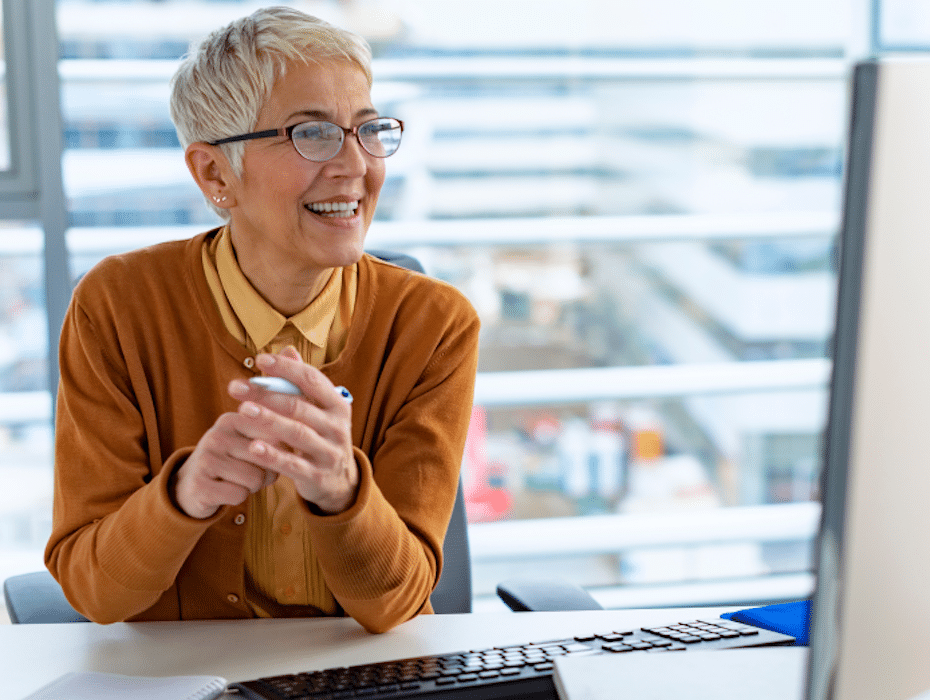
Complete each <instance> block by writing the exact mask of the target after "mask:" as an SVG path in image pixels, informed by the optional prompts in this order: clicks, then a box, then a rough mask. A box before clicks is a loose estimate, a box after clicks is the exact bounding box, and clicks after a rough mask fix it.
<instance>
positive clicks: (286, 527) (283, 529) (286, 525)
mask: <svg viewBox="0 0 930 700" xmlns="http://www.w3.org/2000/svg"><path fill="white" fill-rule="evenodd" d="M281 534H282V535H290V534H291V526H290V524H289V523H284V524H283V525H282V526H281Z"/></svg>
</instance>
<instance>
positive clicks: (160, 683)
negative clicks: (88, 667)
mask: <svg viewBox="0 0 930 700" xmlns="http://www.w3.org/2000/svg"><path fill="white" fill-rule="evenodd" d="M225 690H226V680H225V679H223V678H220V677H219V676H168V677H165V678H154V677H149V676H123V675H119V674H115V673H93V672H73V673H66V674H65V675H63V676H61V677H60V678H57V679H55V680H54V681H52V682H51V683H49V684H48V685H47V686H45V687H44V688H40V689H39V690H37V691H36V692H34V693H33V694H32V695H29V696H28V697H26V698H23V700H213V698H216V697H219V696H220V695H221V694H222V693H223V692H225Z"/></svg>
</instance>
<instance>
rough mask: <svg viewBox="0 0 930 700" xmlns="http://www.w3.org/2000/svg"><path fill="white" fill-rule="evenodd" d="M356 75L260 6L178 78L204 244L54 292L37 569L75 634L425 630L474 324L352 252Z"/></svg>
mask: <svg viewBox="0 0 930 700" xmlns="http://www.w3.org/2000/svg"><path fill="white" fill-rule="evenodd" d="M369 62H370V52H369V51H368V48H367V46H366V45H365V44H364V42H363V41H362V40H361V39H359V38H358V37H356V36H354V35H352V34H349V33H347V32H344V31H342V30H340V29H337V28H335V27H333V26H331V25H328V24H326V23H324V22H321V21H320V20H318V19H316V18H313V17H310V16H307V15H305V14H303V13H300V12H298V11H295V10H293V9H290V8H266V9H263V10H259V11H257V12H255V13H254V14H252V15H251V16H249V17H246V18H243V19H241V20H239V21H236V22H233V23H232V24H230V25H229V26H228V27H224V28H222V29H220V30H218V31H216V32H214V33H213V34H212V35H210V36H209V37H207V38H206V39H205V40H204V42H203V43H202V44H201V45H200V46H199V47H197V48H196V49H195V50H194V51H192V53H191V54H190V55H189V56H188V57H187V59H186V60H185V61H184V62H183V64H182V66H181V67H180V69H179V70H178V73H177V74H176V76H175V78H174V81H173V93H172V103H171V107H172V115H173V118H174V119H175V123H176V125H177V128H178V134H179V138H180V140H181V142H182V144H183V145H184V147H185V159H186V162H187V165H188V168H189V170H190V172H191V174H192V176H193V178H194V180H195V181H196V183H197V185H198V186H199V187H200V189H201V191H202V192H203V194H204V197H205V199H206V201H207V202H208V204H209V205H210V206H211V207H213V208H214V209H216V210H217V211H218V212H219V213H220V214H221V215H222V216H223V218H224V219H225V221H226V224H225V225H224V226H221V227H219V228H217V229H214V230H212V231H207V232H205V233H203V234H201V235H199V236H197V237H195V238H193V239H190V240H186V241H176V242H171V243H166V244H161V245H157V246H154V247H151V248H146V249H142V250H138V251H134V252H131V253H127V254H123V255H119V256H113V257H110V258H107V259H105V260H104V261H102V262H101V263H100V264H98V265H97V266H96V267H95V268H94V269H92V270H91V271H90V272H88V273H87V274H86V275H85V276H84V277H83V279H82V281H81V283H80V285H79V286H78V288H77V289H76V291H75V294H74V298H73V300H72V304H71V307H70V309H69V311H68V315H67V318H66V320H65V324H64V328H63V331H62V337H61V345H60V354H61V363H60V364H61V387H60V392H59V404H58V423H57V434H56V470H55V515H54V523H53V532H52V536H51V538H50V540H49V544H48V547H47V549H46V563H47V565H48V567H49V569H50V571H51V572H52V573H53V575H55V577H56V578H57V579H58V580H59V581H60V583H61V584H62V587H63V588H64V590H65V592H66V594H67V595H68V598H69V600H70V601H71V602H72V604H73V605H74V606H75V607H76V608H77V609H78V610H79V611H80V612H82V613H83V614H85V615H86V616H87V617H89V618H91V619H93V620H96V621H98V622H113V621H117V620H168V619H196V618H201V619H202V618H229V617H270V616H275V617H277V616H313V615H351V616H352V617H354V618H355V619H356V620H358V621H359V623H360V624H362V625H363V626H364V627H365V628H366V629H368V630H371V631H383V630H386V629H389V628H390V627H392V626H394V625H396V624H398V623H399V622H402V621H404V620H406V619H409V618H410V617H412V616H414V615H417V614H420V613H424V612H431V607H430V602H429V596H430V593H431V592H432V590H433V588H434V587H435V585H436V582H437V581H438V579H439V574H440V571H441V568H442V543H443V538H444V535H445V528H446V526H447V524H448V521H449V516H450V514H451V512H452V506H453V502H454V499H455V492H456V487H457V483H458V469H459V463H460V460H461V456H462V452H463V449H464V443H465V436H466V432H467V428H468V422H469V416H470V411H471V399H472V393H473V389H474V379H475V371H476V367H477V345H478V319H477V316H476V314H475V312H474V310H473V309H472V307H471V306H470V304H469V303H468V302H467V301H466V300H465V298H464V297H463V296H462V295H461V294H460V293H459V292H457V291H456V290H455V289H454V288H452V287H451V286H449V285H447V284H444V283H442V282H439V281H436V280H432V279H430V278H427V277H425V276H423V275H420V274H417V273H413V272H409V271H407V270H404V269H401V268H398V267H395V266H393V265H390V264H388V263H384V262H381V261H378V260H376V259H374V258H372V257H370V256H368V255H366V254H364V252H363V246H364V242H365V236H366V234H367V232H368V228H369V225H370V224H371V221H372V218H373V217H374V212H375V207H376V205H377V202H378V195H379V193H380V191H381V187H382V185H383V183H384V178H385V160H384V158H386V157H387V156H389V155H391V154H392V153H393V152H395V151H396V150H397V148H398V147H399V145H400V137H401V132H402V130H403V125H402V123H401V122H400V121H398V120H395V119H391V118H388V117H380V116H379V115H378V112H377V111H376V110H375V108H374V106H373V105H372V102H371V92H370V90H371V70H370V65H369ZM258 374H263V375H266V376H269V377H276V378H280V379H284V380H287V381H289V382H291V383H292V384H294V385H295V386H296V387H297V389H298V390H299V394H281V393H277V392H274V391H268V390H266V389H264V388H262V386H261V385H260V384H255V383H250V382H248V381H247V380H248V379H250V378H252V377H254V376H256V375H258ZM337 385H339V388H341V389H343V391H344V392H346V394H348V395H349V396H351V398H352V400H351V402H350V401H347V400H346V399H344V398H343V396H344V395H345V394H343V395H341V394H340V393H339V392H337V391H336V388H337Z"/></svg>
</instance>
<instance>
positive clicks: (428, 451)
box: [308, 293, 479, 632]
mask: <svg viewBox="0 0 930 700" xmlns="http://www.w3.org/2000/svg"><path fill="white" fill-rule="evenodd" d="M445 301H446V302H447V303H444V304H439V305H437V306H436V307H435V309H434V312H433V313H429V312H424V313H421V315H420V318H419V320H420V322H421V323H422V326H420V329H421V330H422V329H426V328H429V329H431V330H433V329H436V330H435V331H434V332H433V333H429V332H417V333H408V334H407V337H409V338H415V339H416V340H415V341H413V344H412V345H411V346H410V347H405V348H402V349H400V355H401V356H403V357H406V358H407V359H406V361H403V362H401V364H403V365H405V366H406V367H409V366H411V365H413V366H415V367H417V368H418V372H419V374H418V375H417V376H416V378H415V379H413V380H411V383H412V387H411V388H410V391H409V393H406V395H404V396H403V397H402V400H401V401H400V402H399V405H398V408H397V410H396V412H394V413H393V414H392V416H391V419H390V421H389V425H387V426H386V427H385V428H384V430H383V437H382V439H381V440H380V441H379V442H378V444H377V445H375V446H373V448H372V449H371V450H370V453H369V454H366V453H365V452H363V451H362V450H360V449H356V450H355V454H356V462H357V464H358V465H359V469H360V471H361V480H360V488H359V492H358V496H357V498H356V501H355V503H354V504H353V506H352V507H350V508H349V510H347V511H345V512H344V513H341V514H338V515H334V516H314V515H309V516H308V517H309V519H310V523H309V528H310V531H311V536H312V538H313V542H314V547H315V550H316V554H317V558H318V560H319V562H320V566H321V568H322V570H323V575H324V577H325V579H326V582H327V585H328V586H329V588H330V590H331V591H332V593H333V595H334V597H335V598H336V600H337V601H338V603H339V604H340V605H341V606H342V608H343V610H345V611H346V612H347V613H348V614H349V615H351V616H352V617H353V618H355V619H356V620H357V621H358V622H359V623H360V624H361V625H362V626H363V627H365V628H366V629H367V630H369V631H371V632H382V631H385V630H388V629H390V628H391V627H394V626H395V625H397V624H399V623H401V622H404V621H406V620H408V619H410V618H412V617H414V616H415V615H417V614H419V613H422V612H432V608H431V607H430V604H429V595H430V593H432V590H433V588H435V586H436V583H437V582H438V580H439V574H440V572H441V568H442V543H443V539H444V537H445V532H446V528H447V527H448V523H449V517H450V515H451V513H452V507H453V505H454V501H455V495H456V489H457V487H458V479H459V469H460V466H461V460H462V455H463V452H464V447H465V438H466V435H467V433H468V425H469V420H470V416H471V409H472V399H473V394H474V383H475V375H476V371H477V362H478V330H479V322H478V318H477V315H476V314H475V312H474V310H473V309H472V307H471V305H470V304H468V302H467V301H465V300H464V298H463V297H459V296H457V293H450V295H449V296H448V297H447V298H446V300H445ZM387 365H388V366H386V367H385V368H384V369H383V370H382V380H383V381H386V382H388V383H392V382H393V383H394V385H395V386H397V387H406V383H405V382H404V381H402V380H401V379H400V378H399V376H398V377H395V376H393V375H392V374H391V368H390V363H387Z"/></svg>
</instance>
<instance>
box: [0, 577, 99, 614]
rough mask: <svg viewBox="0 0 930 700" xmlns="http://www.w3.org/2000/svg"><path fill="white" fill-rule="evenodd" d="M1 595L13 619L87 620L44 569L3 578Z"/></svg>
mask: <svg viewBox="0 0 930 700" xmlns="http://www.w3.org/2000/svg"><path fill="white" fill-rule="evenodd" d="M3 597H4V600H5V601H6V610H7V613H9V615H10V622H13V623H20V624H32V623H51V622H90V620H88V619H87V618H86V617H84V616H83V615H81V614H80V613H79V612H77V611H76V610H75V609H74V608H72V607H71V604H70V603H69V602H68V600H67V598H65V594H64V593H63V592H62V590H61V586H59V585H58V581H56V580H55V579H54V578H52V575H51V574H50V573H48V572H47V571H36V572H34V573H29V574H20V575H18V576H10V577H9V578H8V579H7V580H6V581H4V582H3Z"/></svg>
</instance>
